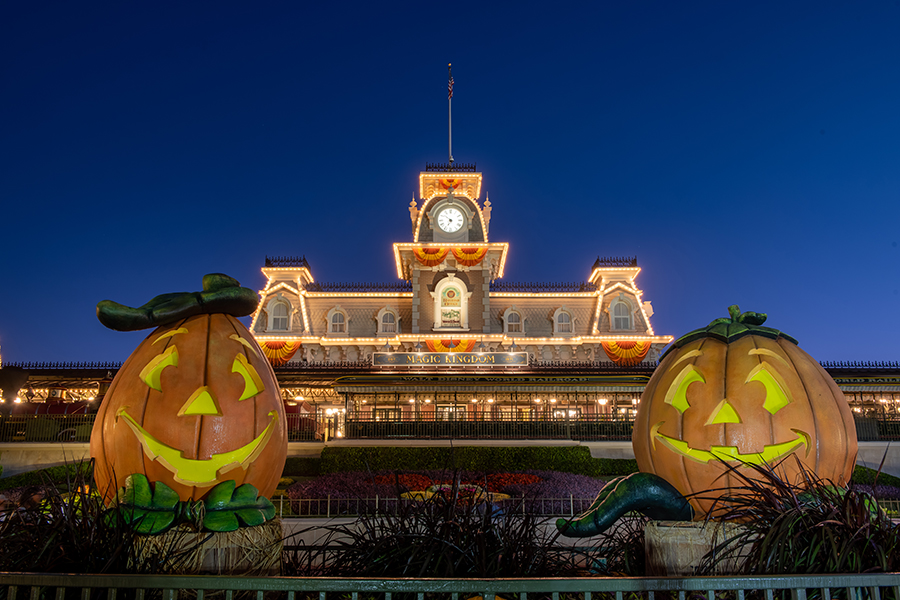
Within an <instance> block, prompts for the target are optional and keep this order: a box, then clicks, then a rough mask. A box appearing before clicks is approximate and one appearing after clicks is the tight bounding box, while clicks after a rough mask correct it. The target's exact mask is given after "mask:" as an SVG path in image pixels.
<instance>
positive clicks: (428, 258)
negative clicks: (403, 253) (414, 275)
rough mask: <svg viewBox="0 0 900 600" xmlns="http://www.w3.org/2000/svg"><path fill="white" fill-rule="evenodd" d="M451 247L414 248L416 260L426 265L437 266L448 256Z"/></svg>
mask: <svg viewBox="0 0 900 600" xmlns="http://www.w3.org/2000/svg"><path fill="white" fill-rule="evenodd" d="M448 252H450V249H449V248H413V254H414V255H415V257H416V260H417V261H419V262H420V263H422V264H423V265H425V266H426V267H436V266H437V265H439V264H441V263H442V262H444V259H445V258H447V253H448Z"/></svg>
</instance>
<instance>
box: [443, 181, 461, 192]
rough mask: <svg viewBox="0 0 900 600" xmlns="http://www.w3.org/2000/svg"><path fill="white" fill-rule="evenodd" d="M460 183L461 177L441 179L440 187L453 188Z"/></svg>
mask: <svg viewBox="0 0 900 600" xmlns="http://www.w3.org/2000/svg"><path fill="white" fill-rule="evenodd" d="M461 183H462V179H441V187H442V188H444V189H445V190H447V189H450V188H453V189H454V190H455V189H456V188H458V187H459V185H460V184H461Z"/></svg>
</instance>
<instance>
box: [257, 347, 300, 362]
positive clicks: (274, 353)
mask: <svg viewBox="0 0 900 600" xmlns="http://www.w3.org/2000/svg"><path fill="white" fill-rule="evenodd" d="M261 346H262V351H263V354H265V355H266V358H268V359H269V362H270V363H272V366H275V367H280V366H282V365H284V364H287V361H289V360H291V358H292V357H293V356H294V353H296V352H297V350H299V349H300V342H263V343H262V345H261Z"/></svg>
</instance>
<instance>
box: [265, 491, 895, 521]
mask: <svg viewBox="0 0 900 600" xmlns="http://www.w3.org/2000/svg"><path fill="white" fill-rule="evenodd" d="M594 500H595V498H576V497H574V496H573V495H572V494H569V496H568V497H563V498H539V497H524V498H522V497H512V498H509V499H508V500H499V501H495V502H493V504H494V505H495V506H497V507H498V508H500V509H502V510H508V511H522V512H527V513H529V514H532V515H536V516H541V517H573V516H575V515H580V514H581V513H583V512H584V511H586V510H587V509H588V508H589V507H590V506H591V503H592V502H593V501H594ZM273 502H274V504H275V509H276V511H277V513H278V516H280V517H318V518H322V517H325V518H332V517H357V516H359V515H361V514H383V515H395V514H397V512H398V510H399V509H400V507H401V506H403V504H404V503H411V502H415V500H411V499H408V498H397V497H379V496H375V497H373V498H332V497H331V496H328V497H326V498H298V499H291V498H289V497H287V496H285V495H281V496H277V497H275V498H274V499H273ZM878 505H879V506H880V507H881V509H882V510H884V511H885V512H886V513H887V514H888V515H889V516H891V517H893V518H895V519H898V518H900V500H879V501H878Z"/></svg>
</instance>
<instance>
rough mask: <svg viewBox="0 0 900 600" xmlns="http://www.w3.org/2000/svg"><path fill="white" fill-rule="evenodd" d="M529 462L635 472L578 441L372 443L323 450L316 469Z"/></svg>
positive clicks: (590, 471)
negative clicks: (443, 444)
mask: <svg viewBox="0 0 900 600" xmlns="http://www.w3.org/2000/svg"><path fill="white" fill-rule="evenodd" d="M519 465H528V466H529V467H530V468H532V469H539V470H543V471H560V472H562V473H574V474H578V475H587V476H589V477H603V476H614V475H628V474H630V473H636V472H637V470H638V468H637V461H635V460H634V459H615V458H592V457H591V453H590V450H589V449H588V448H586V447H583V446H538V447H533V446H516V447H478V446H467V447H461V448H446V447H426V448H408V447H376V448H352V447H346V448H336V447H328V448H325V449H324V450H322V456H321V467H320V468H321V472H322V473H340V472H346V471H365V470H369V469H371V470H373V471H382V470H392V469H396V468H398V467H402V468H404V469H414V470H435V469H444V468H451V469H463V470H469V471H488V472H489V471H497V470H502V469H507V468H515V467H516V466H519Z"/></svg>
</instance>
